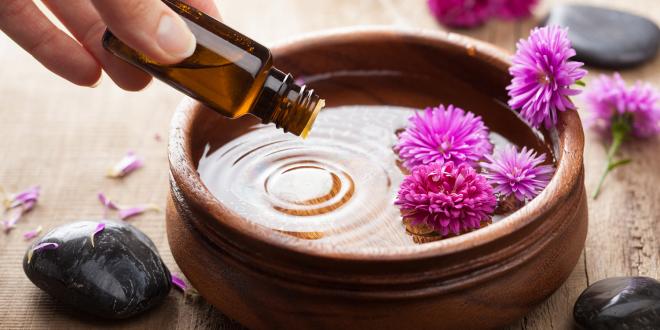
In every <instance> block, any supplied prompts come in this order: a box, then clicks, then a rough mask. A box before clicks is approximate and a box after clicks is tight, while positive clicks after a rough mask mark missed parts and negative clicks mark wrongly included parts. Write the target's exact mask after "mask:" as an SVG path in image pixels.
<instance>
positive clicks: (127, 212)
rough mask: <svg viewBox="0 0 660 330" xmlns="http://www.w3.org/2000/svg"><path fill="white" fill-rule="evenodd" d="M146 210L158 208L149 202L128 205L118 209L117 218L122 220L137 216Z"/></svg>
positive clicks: (158, 209) (157, 210)
mask: <svg viewBox="0 0 660 330" xmlns="http://www.w3.org/2000/svg"><path fill="white" fill-rule="evenodd" d="M147 211H156V212H160V208H159V207H158V206H156V205H151V204H148V205H138V206H134V207H128V208H124V209H120V210H119V218H121V219H122V220H126V219H128V218H132V217H135V216H138V215H140V214H142V213H144V212H147Z"/></svg>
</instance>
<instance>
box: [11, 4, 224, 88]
mask: <svg viewBox="0 0 660 330" xmlns="http://www.w3.org/2000/svg"><path fill="white" fill-rule="evenodd" d="M2 2H3V3H2V4H1V5H0V29H1V30H2V31H3V32H4V33H6V34H7V35H8V36H9V37H10V38H11V39H13V40H14V41H15V42H16V43H17V44H19V45H20V46H21V47H22V48H23V49H25V50H26V51H27V52H29V53H30V54H32V56H34V58H36V59H37V60H38V61H39V62H41V64H43V65H44V66H45V67H46V68H48V69H49V70H50V71H52V72H54V73H55V74H57V75H59V76H61V77H63V78H65V79H67V80H69V81H71V82H72V83H74V84H77V85H82V86H95V85H96V84H97V83H98V81H99V79H100V78H101V70H105V72H106V73H107V74H108V75H109V76H110V78H111V79H112V80H113V81H114V82H115V83H116V84H117V85H118V86H119V87H121V88H123V89H126V90H131V91H137V90H140V89H142V88H144V87H145V86H147V84H148V83H149V81H150V80H151V76H149V75H148V74H147V73H145V72H143V71H141V70H139V69H137V68H135V67H133V66H132V65H130V64H128V63H126V62H124V61H122V60H121V59H119V58H117V57H115V56H113V55H111V54H110V53H109V52H107V51H106V50H105V49H104V48H103V46H102V44H101V37H102V35H103V32H104V31H105V29H106V27H109V28H110V30H112V33H113V34H115V35H116V36H117V37H118V38H119V39H121V40H122V41H123V42H125V43H126V44H127V45H129V46H130V47H132V48H134V49H136V50H137V51H139V52H141V53H143V54H145V55H146V56H148V57H150V58H152V59H154V60H156V61H158V62H161V63H164V64H172V63H176V62H179V61H181V60H183V59H184V58H186V57H188V56H190V55H191V54H192V52H193V51H194V50H195V37H194V36H193V34H192V33H191V32H190V30H189V29H188V27H187V26H186V25H185V23H184V22H183V20H182V19H181V18H180V17H179V16H178V15H177V14H176V13H174V12H173V11H172V10H170V9H169V8H168V7H167V6H166V5H165V4H164V3H163V2H161V1H160V0H43V3H44V4H45V5H46V6H47V7H48V9H50V11H52V12H53V14H54V15H55V16H56V17H57V18H58V19H59V20H60V21H61V22H62V24H63V25H64V26H66V28H67V29H68V30H69V32H71V34H72V35H73V38H72V37H70V36H69V35H67V34H66V33H65V32H64V31H62V30H60V29H58V28H57V27H56V26H55V25H54V24H53V23H52V22H50V21H49V20H48V18H47V17H46V16H45V15H44V14H43V13H42V12H41V11H40V10H39V8H38V7H37V6H36V5H35V4H34V2H33V1H32V0H3V1H2ZM186 2H187V3H189V4H190V5H191V6H193V7H196V8H198V9H199V10H202V11H204V12H206V13H208V14H209V15H211V16H215V17H218V10H217V8H216V7H215V4H214V3H213V0H187V1H186ZM74 38H75V39H74Z"/></svg>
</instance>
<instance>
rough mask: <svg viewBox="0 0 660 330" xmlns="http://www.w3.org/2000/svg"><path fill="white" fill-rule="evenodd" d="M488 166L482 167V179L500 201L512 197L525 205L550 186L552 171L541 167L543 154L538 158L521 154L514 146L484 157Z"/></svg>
mask: <svg viewBox="0 0 660 330" xmlns="http://www.w3.org/2000/svg"><path fill="white" fill-rule="evenodd" d="M486 158H487V159H488V162H487V163H486V162H484V163H482V164H481V167H482V168H484V169H485V170H486V173H485V174H484V176H485V177H486V179H488V181H489V182H490V183H491V184H492V185H493V186H494V187H495V189H494V191H495V193H497V194H500V195H502V196H503V197H509V196H511V195H513V196H514V197H515V198H516V199H517V200H519V201H521V202H524V201H528V200H531V199H532V198H534V197H536V195H538V194H539V193H540V192H541V191H542V190H543V189H544V188H545V186H547V185H548V182H550V179H551V178H552V174H553V173H554V168H553V167H552V166H550V165H542V164H543V162H544V161H545V154H541V155H537V154H536V152H534V150H532V149H527V148H526V147H523V148H522V150H521V151H520V152H518V150H517V148H516V147H515V146H513V145H510V146H507V147H506V148H504V149H502V150H501V151H500V152H498V153H497V154H496V155H494V156H490V155H486Z"/></svg>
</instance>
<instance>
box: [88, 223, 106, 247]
mask: <svg viewBox="0 0 660 330" xmlns="http://www.w3.org/2000/svg"><path fill="white" fill-rule="evenodd" d="M103 229H105V223H99V224H98V225H96V229H94V231H93V232H92V234H91V235H89V240H90V241H91V242H92V247H94V237H95V236H96V234H98V233H100V232H102V231H103Z"/></svg>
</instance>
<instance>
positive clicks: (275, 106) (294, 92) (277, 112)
mask: <svg viewBox="0 0 660 330" xmlns="http://www.w3.org/2000/svg"><path fill="white" fill-rule="evenodd" d="M324 105H325V102H324V100H322V99H320V98H319V97H318V95H316V94H315V93H314V90H313V89H307V88H306V87H305V86H304V85H303V86H300V85H298V84H296V83H295V82H294V79H293V76H291V75H290V74H285V73H284V72H282V71H280V70H278V69H275V68H272V69H270V72H269V73H268V78H266V82H265V83H264V87H263V89H262V90H261V95H259V98H258V99H257V102H256V103H255V105H254V107H253V108H252V110H251V111H250V113H252V114H253V115H255V116H257V117H259V118H261V120H262V122H263V123H274V124H275V126H277V127H278V128H280V127H281V128H282V129H284V131H285V132H291V133H293V134H295V135H298V136H301V137H302V138H305V137H307V134H308V133H309V131H310V130H311V128H312V125H313V124H314V120H315V119H316V116H317V115H318V113H319V111H320V110H321V108H323V106H324Z"/></svg>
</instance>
